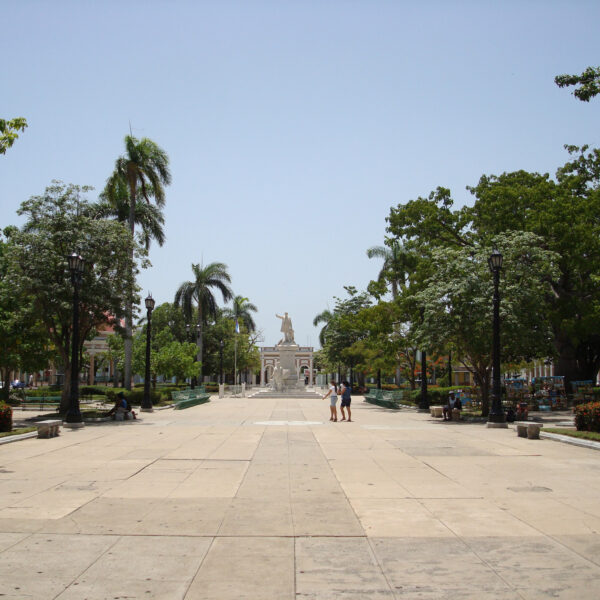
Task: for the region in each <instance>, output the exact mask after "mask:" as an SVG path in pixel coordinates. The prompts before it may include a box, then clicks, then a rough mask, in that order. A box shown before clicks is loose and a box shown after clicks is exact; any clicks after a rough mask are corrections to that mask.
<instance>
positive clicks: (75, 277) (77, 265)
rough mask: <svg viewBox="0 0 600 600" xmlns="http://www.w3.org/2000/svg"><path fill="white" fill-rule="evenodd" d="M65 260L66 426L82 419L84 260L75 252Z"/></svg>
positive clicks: (72, 425)
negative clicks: (69, 319) (68, 316)
mask: <svg viewBox="0 0 600 600" xmlns="http://www.w3.org/2000/svg"><path fill="white" fill-rule="evenodd" d="M67 261H68V262H69V271H70V272H71V283H72V284H73V334H72V336H71V393H70V395H69V409H68V410H67V415H66V417H65V422H66V423H67V424H68V425H67V426H68V427H83V419H82V418H81V411H80V410H79V287H80V286H81V280H82V277H83V269H84V267H85V261H84V260H83V258H82V257H81V256H80V255H79V254H77V253H76V252H73V254H71V255H70V256H68V257H67Z"/></svg>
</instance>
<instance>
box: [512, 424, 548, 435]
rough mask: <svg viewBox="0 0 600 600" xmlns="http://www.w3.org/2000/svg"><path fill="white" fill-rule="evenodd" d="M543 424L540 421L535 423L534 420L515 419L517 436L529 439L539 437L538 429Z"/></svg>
mask: <svg viewBox="0 0 600 600" xmlns="http://www.w3.org/2000/svg"><path fill="white" fill-rule="evenodd" d="M543 426H544V425H543V424H542V423H536V422H534V421H515V427H516V428H517V435H518V436H519V437H526V438H528V439H530V440H539V439H540V429H541V428H542V427H543Z"/></svg>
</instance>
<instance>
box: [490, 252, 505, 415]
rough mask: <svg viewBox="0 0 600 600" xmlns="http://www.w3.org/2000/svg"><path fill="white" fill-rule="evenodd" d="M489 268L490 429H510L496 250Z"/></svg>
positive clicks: (499, 265)
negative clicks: (502, 378)
mask: <svg viewBox="0 0 600 600" xmlns="http://www.w3.org/2000/svg"><path fill="white" fill-rule="evenodd" d="M488 266H489V268H490V271H491V272H492V274H493V275H494V324H493V342H492V410H491V411H490V414H489V416H488V423H487V426H488V427H508V425H507V424H506V415H505V414H504V409H503V408H502V388H501V385H500V292H499V291H498V285H499V283H500V269H501V268H502V254H501V253H500V252H498V250H494V251H493V252H492V254H491V255H490V257H489V258H488Z"/></svg>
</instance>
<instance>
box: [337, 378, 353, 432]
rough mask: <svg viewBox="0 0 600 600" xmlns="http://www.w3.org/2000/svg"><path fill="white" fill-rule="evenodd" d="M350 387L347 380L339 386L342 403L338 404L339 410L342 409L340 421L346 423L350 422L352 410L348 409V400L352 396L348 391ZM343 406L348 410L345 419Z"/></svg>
mask: <svg viewBox="0 0 600 600" xmlns="http://www.w3.org/2000/svg"><path fill="white" fill-rule="evenodd" d="M351 391H352V388H351V387H350V384H349V383H348V382H347V381H343V382H342V387H341V388H340V392H341V394H342V404H341V405H340V410H341V411H342V419H341V420H342V421H347V422H348V423H351V422H352V411H351V410H350V402H351V401H352V398H351V396H350V393H351ZM344 408H346V409H347V410H348V418H347V419H346V413H345V412H344Z"/></svg>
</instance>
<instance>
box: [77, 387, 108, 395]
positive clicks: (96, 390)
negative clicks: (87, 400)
mask: <svg viewBox="0 0 600 600" xmlns="http://www.w3.org/2000/svg"><path fill="white" fill-rule="evenodd" d="M107 389H109V388H107V387H104V386H101V385H80V386H79V394H80V395H81V396H106V390H107Z"/></svg>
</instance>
